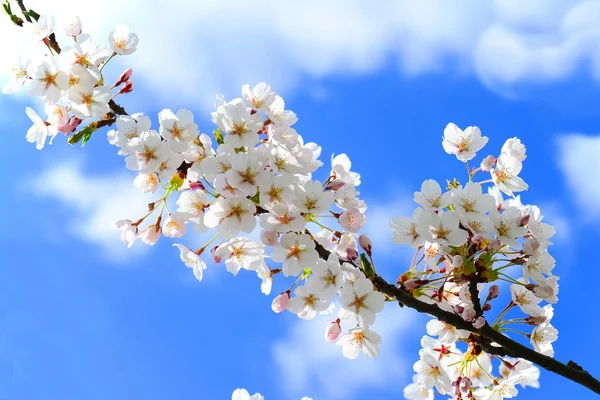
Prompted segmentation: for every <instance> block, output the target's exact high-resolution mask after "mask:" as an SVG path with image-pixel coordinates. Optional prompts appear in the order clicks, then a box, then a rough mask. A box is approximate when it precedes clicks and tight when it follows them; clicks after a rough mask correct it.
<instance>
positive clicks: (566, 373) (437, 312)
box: [315, 241, 600, 394]
mask: <svg viewBox="0 0 600 400" xmlns="http://www.w3.org/2000/svg"><path fill="white" fill-rule="evenodd" d="M315 247H316V250H317V252H318V253H319V256H320V257H321V258H323V259H325V260H327V258H328V257H329V254H330V253H329V251H328V250H327V249H325V248H324V247H323V246H321V245H320V244H319V243H317V242H316V241H315ZM371 281H372V282H373V284H374V285H375V287H376V288H377V290H378V291H380V292H381V293H383V294H385V295H387V296H388V297H391V298H393V299H395V300H397V301H398V303H399V305H405V306H407V307H410V308H412V309H415V310H417V311H418V312H420V313H425V314H429V315H431V316H433V317H435V318H437V319H438V320H440V321H443V322H446V323H448V324H450V325H452V326H454V327H456V328H458V329H464V330H467V331H469V332H472V333H475V334H477V335H479V336H480V339H479V343H480V345H481V347H482V349H483V350H484V351H486V352H488V353H489V354H495V355H498V356H511V357H515V358H523V359H525V360H527V361H530V362H532V363H534V364H537V365H539V366H540V367H542V368H544V369H546V370H548V371H552V372H554V373H556V374H558V375H560V376H562V377H564V378H567V379H569V380H571V381H573V382H577V383H579V384H580V385H582V386H585V387H586V388H588V389H590V390H591V391H593V392H594V393H597V394H600V381H598V380H597V379H596V378H594V377H593V376H592V375H590V373H589V372H587V371H585V370H584V369H583V368H581V367H580V366H579V365H577V364H576V363H574V362H573V361H569V362H568V363H567V364H563V363H561V362H560V361H558V360H556V359H554V358H552V357H548V356H545V355H543V354H540V353H538V352H536V351H535V350H532V349H530V348H528V347H526V346H523V345H522V344H520V343H518V342H516V341H514V340H513V339H511V338H509V337H508V336H505V335H503V334H502V333H500V332H498V331H496V330H494V329H492V327H491V326H489V325H488V323H487V322H486V324H485V325H484V326H483V327H482V328H480V329H476V328H475V327H473V325H472V324H471V323H469V322H467V321H465V320H463V319H462V317H460V316H459V315H456V314H453V313H451V312H448V311H444V310H442V309H441V308H439V307H438V306H437V305H436V304H428V303H425V302H423V301H421V300H418V299H416V298H414V297H413V296H412V295H410V294H409V293H407V292H405V291H404V290H402V289H399V288H397V287H396V286H394V285H392V284H389V283H388V282H386V280H385V279H383V278H382V277H381V276H379V275H376V276H375V277H374V278H372V279H371ZM473 286H474V287H475V292H477V286H476V284H474V285H473ZM471 296H472V297H471V299H472V300H473V304H475V300H476V301H477V302H479V296H478V295H477V293H476V294H475V296H473V294H472V295H471ZM479 309H481V306H480V307H479ZM476 310H477V309H476ZM492 342H493V343H497V344H498V345H500V347H495V346H493V345H492Z"/></svg>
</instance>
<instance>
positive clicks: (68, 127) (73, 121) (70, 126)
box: [58, 117, 82, 134]
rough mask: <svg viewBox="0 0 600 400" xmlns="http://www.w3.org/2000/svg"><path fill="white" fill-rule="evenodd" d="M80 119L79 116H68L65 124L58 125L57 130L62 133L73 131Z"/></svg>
mask: <svg viewBox="0 0 600 400" xmlns="http://www.w3.org/2000/svg"><path fill="white" fill-rule="evenodd" d="M81 121H82V120H81V119H80V118H77V117H71V118H69V120H68V121H67V123H66V124H64V125H61V126H59V127H58V131H59V132H62V133H64V134H69V133H72V132H75V129H77V127H78V126H79V124H81Z"/></svg>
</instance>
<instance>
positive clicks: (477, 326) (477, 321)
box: [473, 317, 485, 329]
mask: <svg viewBox="0 0 600 400" xmlns="http://www.w3.org/2000/svg"><path fill="white" fill-rule="evenodd" d="M484 325H485V318H483V317H477V318H475V321H473V327H474V328H475V329H481V328H482V327H483V326H484Z"/></svg>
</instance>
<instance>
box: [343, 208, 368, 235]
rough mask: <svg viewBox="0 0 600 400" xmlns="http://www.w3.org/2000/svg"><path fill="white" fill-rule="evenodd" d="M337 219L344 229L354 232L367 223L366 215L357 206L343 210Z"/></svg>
mask: <svg viewBox="0 0 600 400" xmlns="http://www.w3.org/2000/svg"><path fill="white" fill-rule="evenodd" d="M338 221H339V222H340V226H341V227H342V228H344V230H346V231H348V232H353V233H355V232H358V231H359V230H360V228H362V227H363V226H364V225H365V224H366V223H367V217H366V216H365V215H364V214H363V213H361V212H360V211H359V210H358V209H357V208H351V209H349V210H346V211H344V212H343V213H342V215H340V217H339V218H338Z"/></svg>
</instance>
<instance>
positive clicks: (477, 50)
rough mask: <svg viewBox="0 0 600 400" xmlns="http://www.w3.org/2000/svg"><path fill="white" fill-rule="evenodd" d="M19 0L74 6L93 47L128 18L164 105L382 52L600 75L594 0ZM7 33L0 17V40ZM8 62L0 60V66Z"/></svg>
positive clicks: (510, 80) (362, 60) (491, 80)
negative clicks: (368, 0)
mask: <svg viewBox="0 0 600 400" xmlns="http://www.w3.org/2000/svg"><path fill="white" fill-rule="evenodd" d="M27 3H28V5H29V6H30V7H32V8H35V9H37V10H38V11H40V12H43V11H45V12H54V13H55V14H56V16H57V20H58V21H59V22H60V21H61V20H64V17H65V16H66V15H68V14H76V13H77V14H79V15H80V16H81V17H82V20H83V24H84V30H85V31H86V32H90V33H92V34H94V37H95V38H96V41H97V42H98V43H105V41H106V37H107V35H108V32H109V31H110V30H111V29H112V28H113V26H114V25H116V24H117V23H127V24H129V25H130V26H131V27H132V29H133V30H134V31H136V32H137V33H139V35H140V46H139V50H138V52H137V53H136V54H135V55H133V56H129V57H127V58H123V59H122V62H123V65H125V64H126V65H131V66H132V67H133V68H134V70H135V71H136V72H135V75H134V79H139V77H140V76H143V78H144V80H145V82H144V85H143V86H145V87H146V88H147V90H148V91H149V92H153V93H157V94H160V95H162V97H163V98H164V99H165V101H170V102H173V101H175V102H177V101H187V102H189V101H194V102H195V103H198V102H201V104H202V105H205V106H207V105H209V104H210V103H211V102H212V96H213V94H214V93H217V92H225V93H227V94H232V93H237V91H238V90H239V86H240V84H242V83H246V82H256V81H260V80H268V81H269V82H271V83H272V84H273V85H274V86H275V88H276V89H277V90H279V91H281V92H284V93H285V92H286V91H287V90H289V89H290V88H293V87H297V86H299V85H302V80H303V77H305V76H310V77H313V78H320V77H324V76H329V75H333V74H346V73H352V74H356V73H369V72H372V71H374V70H377V69H379V68H382V67H383V66H385V65H386V64H388V63H389V61H390V60H393V61H395V62H396V63H397V64H398V65H399V67H400V70H401V71H402V72H403V73H404V74H407V75H418V74H423V73H428V72H431V71H438V70H440V69H447V68H449V67H450V66H454V67H456V66H458V67H457V70H458V71H461V72H466V73H472V74H475V75H476V76H478V77H480V78H481V79H482V80H483V81H484V82H486V83H487V84H489V85H490V86H492V87H497V86H506V85H512V84H514V83H519V82H526V83H539V82H545V81H551V80H560V79H564V78H566V77H568V76H570V75H571V74H572V73H573V72H574V71H578V70H581V67H583V66H585V67H586V68H588V67H589V70H590V71H591V75H592V77H594V78H599V77H600V50H599V49H598V46H596V45H595V44H596V43H597V42H598V39H600V27H599V26H598V24H597V20H598V15H600V3H598V2H597V1H593V0H588V1H572V0H558V1H554V2H550V3H549V2H547V1H542V0H534V1H529V2H526V4H524V3H523V2H522V1H518V0H509V1H502V2H500V1H494V2H492V1H480V0H459V1H455V2H447V1H442V0H425V1H419V2H415V1H410V0H400V1H398V0H384V1H379V2H377V3H374V4H373V3H366V2H364V1H360V0H333V1H328V2H322V1H319V0H309V1H303V2H301V3H298V2H281V1H277V0H264V1H259V2H251V3H248V2H245V1H242V0H232V1H228V2H222V1H218V0H206V1H201V2H189V1H186V0H172V1H169V2H163V1H146V0H144V1H142V0H132V1H128V2H125V3H124V2H122V1H117V0H106V1H103V2H102V5H101V6H98V4H97V3H82V2H80V1H76V0H56V1H53V2H52V8H51V9H50V8H49V7H48V4H47V2H46V1H42V0H28V2H27ZM157 27H163V29H157ZM16 29H17V28H16V27H13V26H11V24H10V22H9V21H8V19H7V18H3V19H1V20H0V35H2V37H15V35H16V34H18V30H16ZM40 46H42V45H41V44H40ZM18 48H21V45H20V44H19V43H18V41H15V40H4V41H2V43H0V50H1V51H2V54H10V53H11V52H14V51H15V50H17V49H18ZM157 55H159V56H157ZM8 62H9V59H8V58H5V57H3V59H2V60H0V69H6V67H7V63H8ZM120 62H121V60H117V63H120ZM190 66H191V67H190ZM109 69H110V68H109ZM119 72H121V71H114V73H119ZM135 77H138V78H135ZM138 87H139V86H138ZM307 89H308V90H309V91H312V89H311V88H307Z"/></svg>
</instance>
